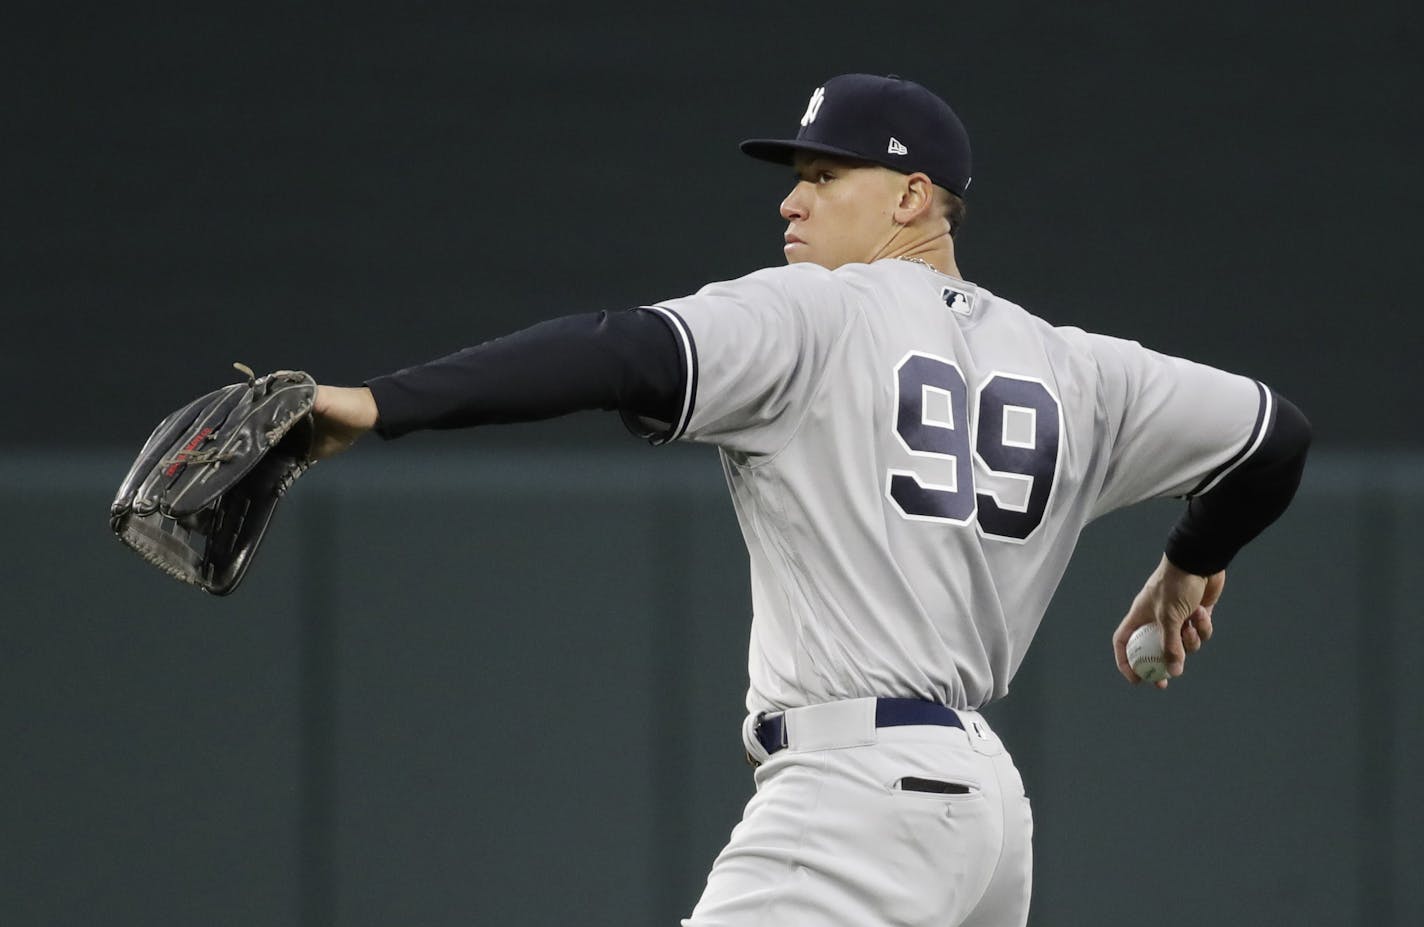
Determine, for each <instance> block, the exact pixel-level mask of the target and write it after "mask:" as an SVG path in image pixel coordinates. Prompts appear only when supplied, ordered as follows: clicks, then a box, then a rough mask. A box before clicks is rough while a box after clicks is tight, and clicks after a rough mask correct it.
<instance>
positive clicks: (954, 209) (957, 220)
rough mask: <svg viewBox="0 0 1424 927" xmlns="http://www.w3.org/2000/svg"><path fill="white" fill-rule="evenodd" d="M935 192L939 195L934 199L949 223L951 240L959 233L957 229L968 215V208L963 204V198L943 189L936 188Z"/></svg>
mask: <svg viewBox="0 0 1424 927" xmlns="http://www.w3.org/2000/svg"><path fill="white" fill-rule="evenodd" d="M935 190H936V191H937V193H938V194H939V195H938V196H937V197H936V199H937V200H938V202H939V204H940V209H941V210H943V213H944V218H945V219H946V220H948V222H949V237H950V238H953V237H954V236H955V235H957V234H958V233H959V227H960V226H961V225H963V224H964V220H965V219H966V218H967V217H968V215H969V206H968V204H966V203H965V202H964V197H962V196H959V195H957V194H955V193H951V192H950V191H949V190H946V189H945V188H944V187H940V186H936V187H935Z"/></svg>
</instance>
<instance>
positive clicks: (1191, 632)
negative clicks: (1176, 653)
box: [1182, 621, 1202, 653]
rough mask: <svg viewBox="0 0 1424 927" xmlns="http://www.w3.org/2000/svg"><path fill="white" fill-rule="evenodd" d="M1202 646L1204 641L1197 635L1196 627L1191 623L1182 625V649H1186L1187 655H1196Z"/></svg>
mask: <svg viewBox="0 0 1424 927" xmlns="http://www.w3.org/2000/svg"><path fill="white" fill-rule="evenodd" d="M1201 645H1202V639H1201V636H1200V635H1198V634H1197V629H1196V625H1194V624H1193V623H1192V622H1190V621H1188V622H1187V623H1186V624H1184V625H1182V647H1183V648H1185V649H1186V651H1187V653H1196V652H1197V651H1198V650H1201Z"/></svg>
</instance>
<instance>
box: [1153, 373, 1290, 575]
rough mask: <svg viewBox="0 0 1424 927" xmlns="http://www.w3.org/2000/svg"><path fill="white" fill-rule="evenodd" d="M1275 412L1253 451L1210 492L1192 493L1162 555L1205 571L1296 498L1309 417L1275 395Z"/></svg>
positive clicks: (1226, 559) (1225, 560) (1221, 565)
mask: <svg viewBox="0 0 1424 927" xmlns="http://www.w3.org/2000/svg"><path fill="white" fill-rule="evenodd" d="M1275 400H1276V414H1275V417H1274V421H1273V422H1272V423H1271V425H1270V431H1269V432H1267V434H1266V437H1265V439H1264V440H1263V441H1262V442H1261V446H1260V447H1259V448H1257V450H1256V453H1254V454H1252V455H1251V456H1250V457H1249V458H1247V459H1246V460H1245V461H1243V462H1242V463H1241V465H1240V466H1238V467H1237V468H1236V469H1235V470H1233V471H1231V472H1230V473H1228V474H1227V475H1226V476H1225V477H1224V478H1223V479H1222V480H1221V482H1220V483H1218V484H1217V485H1216V486H1215V487H1213V488H1212V489H1211V490H1210V491H1209V492H1206V493H1204V494H1202V495H1200V496H1196V497H1194V498H1193V499H1192V500H1191V501H1189V502H1188V503H1187V510H1186V511H1185V512H1184V513H1183V514H1182V517H1181V520H1180V521H1178V522H1177V524H1176V527H1174V528H1173V529H1172V532H1171V534H1170V535H1168V537H1167V546H1166V554H1167V559H1168V560H1170V561H1172V563H1173V564H1175V565H1176V566H1178V567H1180V568H1181V569H1183V570H1186V571H1187V572H1188V573H1195V574H1197V575H1198V576H1210V575H1211V574H1213V573H1216V572H1218V571H1219V570H1224V569H1226V567H1227V565H1228V564H1229V563H1231V559H1232V558H1233V557H1235V556H1236V554H1237V553H1238V552H1239V551H1240V550H1241V548H1242V547H1244V546H1246V544H1247V543H1249V542H1250V541H1251V540H1252V539H1253V538H1254V537H1256V535H1258V534H1260V533H1261V532H1262V531H1264V530H1265V529H1266V527H1267V526H1268V525H1270V524H1271V522H1273V521H1275V520H1276V519H1277V518H1279V517H1280V515H1281V513H1282V512H1284V511H1285V510H1286V506H1288V505H1290V501H1291V499H1292V498H1294V497H1295V491H1296V488H1297V487H1298V486H1299V485H1300V477H1301V473H1302V472H1303V471H1304V470H1305V456H1306V453H1307V452H1308V451H1309V449H1310V437H1311V431H1310V422H1309V421H1307V420H1306V418H1305V416H1304V415H1302V414H1301V412H1300V410H1299V409H1297V408H1296V407H1295V406H1294V405H1292V404H1291V403H1290V401H1289V400H1286V399H1283V398H1281V397H1280V396H1279V395H1276V396H1275Z"/></svg>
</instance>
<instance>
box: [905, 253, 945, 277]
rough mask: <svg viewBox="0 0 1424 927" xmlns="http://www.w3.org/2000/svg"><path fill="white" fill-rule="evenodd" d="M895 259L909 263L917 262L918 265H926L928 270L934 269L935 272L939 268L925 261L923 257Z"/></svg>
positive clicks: (937, 271)
mask: <svg viewBox="0 0 1424 927" xmlns="http://www.w3.org/2000/svg"><path fill="white" fill-rule="evenodd" d="M897 260H901V261H909V262H910V263H911V264H918V265H920V266H921V267H928V268H929V269H930V270H932V271H934V272H935V273H939V268H938V267H936V266H934V265H933V264H931V263H930V262H929V261H926V260H924V259H923V258H917V257H902V258H897Z"/></svg>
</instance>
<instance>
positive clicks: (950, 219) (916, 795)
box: [317, 74, 1310, 927]
mask: <svg viewBox="0 0 1424 927" xmlns="http://www.w3.org/2000/svg"><path fill="white" fill-rule="evenodd" d="M742 150H743V151H744V152H746V153H747V154H748V155H751V156H752V157H754V158H759V159H762V160H766V161H772V162H776V163H779V164H783V165H788V166H790V168H791V169H792V170H793V171H794V175H795V176H794V183H793V185H792V187H791V192H790V193H789V195H787V197H786V199H785V200H784V201H783V202H782V203H781V216H782V218H783V219H785V220H786V232H785V247H784V251H785V256H786V261H787V266H784V267H775V268H770V269H766V270H761V271H757V272H756V273H752V274H750V275H748V276H746V277H743V278H741V279H739V280H732V281H728V282H723V283H713V284H710V285H708V286H706V287H704V288H703V289H702V290H700V291H699V292H698V293H696V294H695V295H692V296H687V297H683V298H680V299H669V300H666V301H663V302H658V303H654V304H652V305H649V306H645V307H642V308H636V309H630V310H625V311H616V312H600V313H596V314H588V315H574V316H569V317H565V318H561V319H556V320H553V321H550V322H545V323H542V324H540V325H536V326H534V327H532V328H529V329H526V330H524V331H521V332H518V333H516V334H513V335H509V336H507V337H505V338H501V339H498V340H494V341H490V342H488V343H485V344H482V345H479V346H477V347H473V348H469V349H467V350H464V351H461V352H459V353H457V354H453V355H450V356H448V357H445V358H441V359H438V360H435V361H433V362H431V363H427V364H423V365H420V366H416V367H411V368H409V369H406V370H401V371H399V372H397V373H393V374H390V375H388V376H382V377H378V378H376V379H373V380H371V381H369V382H368V383H366V385H365V386H363V387H359V388H344V389H343V388H333V387H326V386H323V387H321V388H320V389H319V391H318V398H317V413H318V420H319V423H320V426H319V436H320V437H319V448H318V451H317V454H318V456H330V455H331V454H334V453H336V452H338V451H340V450H342V449H343V448H345V447H346V446H348V445H349V444H350V443H352V442H353V441H355V440H356V439H357V438H358V437H360V435H361V434H363V433H364V432H366V431H368V430H372V429H374V430H375V431H377V432H378V433H379V434H380V435H382V436H383V437H385V438H394V437H397V436H399V435H402V434H405V433H407V432H410V431H412V430H415V429H418V428H455V427H464V426H471V425H480V424H487V423H492V422H508V421H517V420H530V419H538V418H545V417H550V416H555V415H560V414H563V413H567V412H572V411H575V410H579V409H594V408H600V409H609V410H613V409H616V410H618V411H619V412H620V414H621V415H622V418H623V420H624V422H625V423H626V424H627V425H628V426H629V427H630V428H631V429H632V430H633V431H635V432H636V433H638V434H640V435H642V436H644V437H646V438H647V439H649V440H650V441H652V442H653V443H654V444H663V443H666V442H670V441H676V440H688V441H699V442H705V443H708V444H712V445H715V446H716V447H717V448H718V450H719V452H720V455H721V460H722V464H723V467H724V470H725V472H726V477H727V482H728V485H729V487H730V490H731V494H732V501H733V504H734V506H735V508H736V512H737V517H738V518H739V520H740V523H741V527H742V531H743V535H744V537H745V540H746V545H747V551H748V553H749V555H750V560H751V587H752V601H753V616H752V622H751V641H750V654H749V659H748V671H749V674H750V687H749V689H748V693H747V709H748V712H749V713H748V715H747V720H746V723H745V725H744V729H743V740H744V743H745V746H746V750H747V753H748V755H749V757H750V758H751V759H752V761H753V762H754V763H755V764H757V769H756V772H755V778H756V794H755V796H754V797H753V798H752V799H751V801H750V803H749V804H748V805H747V808H746V813H745V816H744V817H743V819H742V821H741V823H740V824H738V825H737V827H736V828H735V830H733V832H732V835H731V838H730V841H729V842H728V844H727V846H726V848H725V849H724V850H723V852H722V853H721V854H720V855H719V856H718V858H717V860H716V863H715V864H714V866H713V868H712V871H711V874H710V875H709V877H708V880H707V886H706V889H705V891H704V893H703V895H702V898H701V900H700V901H699V903H698V904H697V906H696V908H695V909H694V910H693V912H692V914H691V916H690V917H689V918H688V919H687V920H685V921H684V922H683V923H684V924H685V925H690V927H751V925H762V924H778V925H794V927H799V925H807V927H810V925H845V927H851V925H855V927H865V925H871V924H905V925H926V927H928V925H935V927H944V925H953V924H963V925H995V927H1002V925H1012V924H1023V923H1025V922H1026V920H1027V916H1028V904H1029V887H1030V874H1031V852H1030V836H1031V830H1032V820H1031V815H1030V810H1029V802H1028V799H1027V798H1026V797H1025V795H1024V788H1023V783H1022V781H1021V779H1020V777H1019V773H1018V771H1017V770H1016V769H1015V767H1014V763H1013V760H1012V759H1011V758H1010V755H1009V753H1008V751H1007V750H1006V749H1005V748H1004V746H1003V744H1001V742H1000V741H999V739H998V738H997V737H996V736H995V734H994V732H993V731H992V730H991V729H990V727H989V725H988V724H987V723H986V722H985V720H984V718H983V717H982V716H981V715H980V714H979V709H980V708H981V707H983V706H984V705H986V704H987V703H989V702H991V701H993V700H994V699H996V698H999V697H1001V696H1003V695H1004V694H1005V693H1006V692H1007V691H1008V687H1009V682H1010V680H1011V679H1012V678H1013V676H1014V672H1015V671H1016V670H1017V669H1018V667H1019V664H1020V662H1021V661H1022V660H1023V657H1024V653H1025V651H1026V650H1027V648H1028V645H1029V642H1030V641H1031V640H1032V639H1033V636H1034V632H1035V630H1036V629H1037V626H1038V623H1039V621H1040V619H1041V618H1042V616H1043V614H1044V611H1045V609H1046V608H1047V606H1048V602H1049V599H1050V597H1051V596H1052V594H1053V591H1054V589H1055V588H1056V586H1057V585H1058V582H1059V579H1060V578H1061V576H1062V574H1063V571H1064V569H1065V567H1066V565H1067V563H1068V559H1069V556H1070V555H1071V553H1072V551H1073V548H1074V545H1075V544H1076V543H1077V540H1078V537H1079V534H1080V532H1081V531H1082V530H1083V527H1084V526H1085V525H1086V524H1087V523H1088V522H1090V521H1091V520H1093V519H1094V518H1096V517H1098V516H1099V515H1102V514H1104V513H1106V512H1109V511H1112V510H1114V509H1117V508H1121V507H1123V506H1126V505H1130V504H1132V503H1134V502H1137V501H1139V500H1144V499H1150V498H1155V497H1162V496H1178V497H1185V498H1186V499H1187V500H1189V501H1188V502H1187V503H1186V505H1185V508H1184V510H1183V512H1182V515H1181V519H1180V521H1179V522H1178V523H1177V524H1176V526H1175V527H1174V528H1173V529H1172V530H1171V533H1170V534H1169V535H1168V537H1167V539H1166V544H1165V553H1164V556H1163V557H1162V560H1161V562H1160V564H1159V565H1158V566H1157V568H1156V570H1155V571H1154V572H1153V573H1152V575H1151V576H1149V577H1148V579H1147V581H1146V583H1145V585H1144V586H1143V588H1142V590H1141V592H1140V593H1139V594H1138V595H1137V597H1136V599H1135V601H1134V602H1133V604H1132V606H1131V608H1130V610H1129V611H1128V613H1127V615H1126V617H1125V618H1123V620H1122V622H1121V625H1120V626H1119V627H1118V629H1117V631H1116V633H1115V634H1114V635H1113V638H1112V647H1113V651H1114V654H1115V656H1116V660H1117V664H1118V667H1119V669H1120V671H1121V672H1122V674H1123V676H1124V677H1126V678H1127V679H1128V681H1130V682H1137V681H1139V680H1138V679H1137V677H1136V675H1135V674H1134V673H1133V671H1132V669H1131V668H1130V666H1129V665H1128V663H1127V660H1126V655H1125V644H1126V641H1127V638H1128V636H1129V635H1130V634H1131V632H1132V631H1133V630H1135V629H1136V628H1138V627H1140V626H1142V625H1145V624H1149V623H1156V624H1157V625H1159V626H1160V627H1161V628H1162V630H1163V632H1164V635H1165V639H1166V642H1167V650H1168V654H1167V656H1168V671H1169V674H1170V677H1177V676H1180V675H1181V674H1182V672H1183V669H1184V665H1185V659H1186V656H1187V655H1188V654H1190V653H1193V652H1195V651H1196V650H1197V649H1198V648H1200V647H1201V646H1202V644H1203V643H1204V642H1205V641H1206V640H1207V639H1208V638H1210V636H1211V630H1212V624H1211V613H1212V608H1213V606H1214V605H1215V603H1216V601H1217V598H1218V596H1219V595H1220V594H1221V590H1222V585H1223V582H1224V578H1225V574H1224V572H1223V571H1224V569H1225V567H1226V566H1227V564H1228V563H1229V562H1230V561H1231V559H1232V557H1233V556H1234V555H1235V554H1236V552H1237V551H1238V550H1239V549H1240V548H1241V547H1242V546H1243V545H1244V544H1246V543H1247V542H1248V541H1250V540H1251V539H1252V538H1253V537H1255V536H1256V535H1257V534H1258V533H1259V532H1260V531H1261V530H1263V529H1264V528H1265V527H1266V526H1267V525H1268V524H1270V523H1271V522H1272V521H1273V520H1274V519H1275V518H1276V517H1277V516H1278V515H1279V514H1280V513H1281V512H1282V511H1283V510H1284V509H1285V507H1286V506H1287V505H1288V504H1289V502H1290V500H1291V498H1292V496H1293V495H1294V492H1295V488H1296V486H1297V484H1298V482H1299V479H1300V474H1301V471H1302V468H1303V466H1304V460H1305V455H1306V450H1307V447H1308V444H1309V438H1310V432H1309V425H1308V423H1307V422H1306V421H1305V419H1304V418H1303V417H1302V416H1301V414H1300V413H1299V412H1298V411H1297V410H1296V409H1295V408H1294V407H1293V406H1292V405H1291V404H1290V403H1289V402H1287V401H1286V400H1284V399H1282V398H1281V397H1280V396H1278V395H1276V394H1275V393H1273V392H1272V391H1271V390H1270V389H1269V388H1267V387H1266V386H1264V385H1262V384H1260V383H1257V382H1255V381H1253V380H1250V379H1247V378H1245V377H1241V376H1237V375H1234V374H1230V373H1226V372H1223V371H1220V370H1216V369H1213V368H1210V367H1206V366H1203V365H1200V364H1196V363H1193V362H1191V361H1187V360H1182V359H1179V358H1174V357H1169V356H1165V355H1162V354H1157V353H1154V352H1153V351H1150V350H1147V349H1145V348H1143V347H1141V346H1140V345H1138V344H1136V343H1134V342H1131V341H1124V340H1120V339H1117V338H1111V337H1106V336H1103V335H1096V334H1090V333H1088V332H1085V331H1082V330H1080V329H1076V328H1057V327H1054V326H1051V325H1049V324H1048V323H1047V322H1045V321H1043V320H1042V319H1039V318H1037V317H1035V316H1033V315H1031V314H1029V313H1028V312H1026V311H1025V310H1024V309H1022V308H1020V307H1019V306H1017V305H1015V304H1014V303H1012V302H1010V301H1008V300H1007V299H1004V298H1003V297H1000V296H998V295H996V294H995V293H992V292H990V291H989V290H988V289H985V288H984V287H983V286H979V285H977V284H974V283H970V282H969V281H967V280H966V279H964V276H963V274H961V272H960V269H959V266H958V264H957V262H956V256H955V237H956V235H957V233H958V231H959V226H960V223H961V222H962V221H963V219H964V197H965V195H966V193H967V191H968V189H969V186H970V177H971V174H970V149H969V142H968V137H967V135H966V133H965V130H964V127H963V126H962V125H961V123H960V121H959V119H958V118H957V117H956V116H955V114H954V112H953V111H952V110H951V109H950V107H949V106H948V105H946V104H945V103H944V102H943V101H942V100H941V99H939V98H938V97H937V96H935V95H934V94H933V93H931V92H930V91H929V90H927V89H925V88H924V87H922V86H920V85H918V84H916V83H913V82H911V81H907V80H901V79H898V78H883V77H874V76H869V75H862V74H847V75H841V76H839V77H835V78H833V79H831V80H829V81H827V82H826V83H825V84H824V85H823V86H821V87H818V88H817V89H816V90H815V92H814V93H812V95H811V97H810V100H809V102H808V104H807V106H806V109H805V112H804V113H803V114H802V115H801V119H800V127H799V131H798V132H797V133H796V136H795V137H794V138H790V139H780V140H770V139H759V140H752V141H747V142H743V143H742ZM1166 684H1167V682H1166V681H1163V682H1161V683H1159V684H1158V685H1159V686H1165V685H1166Z"/></svg>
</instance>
